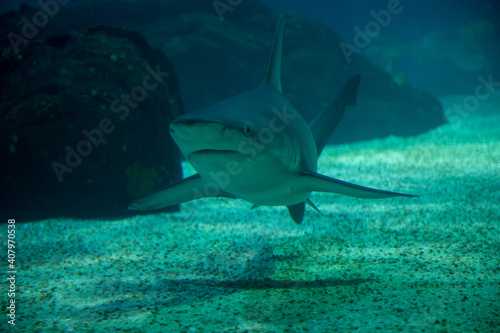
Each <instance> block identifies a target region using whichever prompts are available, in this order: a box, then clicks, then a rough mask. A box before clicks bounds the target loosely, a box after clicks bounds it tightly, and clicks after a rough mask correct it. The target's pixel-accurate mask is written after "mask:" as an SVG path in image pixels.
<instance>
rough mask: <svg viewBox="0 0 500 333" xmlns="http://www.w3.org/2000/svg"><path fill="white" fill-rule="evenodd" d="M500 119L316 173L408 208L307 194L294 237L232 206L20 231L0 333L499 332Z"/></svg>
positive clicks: (332, 158)
mask: <svg viewBox="0 0 500 333" xmlns="http://www.w3.org/2000/svg"><path fill="white" fill-rule="evenodd" d="M462 99H463V98H462ZM496 101H497V102H498V100H496ZM498 105H500V103H491V106H492V107H496V108H497V109H496V111H497V115H494V113H493V112H489V113H488V112H486V113H482V114H472V115H471V116H470V117H468V118H467V119H455V121H454V122H453V123H451V124H448V125H444V126H442V127H440V128H437V129H435V130H432V131H430V132H428V133H425V134H422V135H420V136H417V137H412V138H396V137H390V138H386V139H381V140H372V141H368V142H362V143H354V144H346V145H340V146H329V147H327V148H326V149H325V151H324V152H323V154H322V156H321V158H320V160H319V171H320V172H321V173H324V174H326V175H329V176H332V177H335V178H339V179H342V180H346V181H350V182H353V183H356V184H361V185H365V186H372V187H376V188H381V189H387V190H394V191H398V192H404V193H412V194H417V195H419V196H420V197H419V198H394V199H384V200H362V199H355V198H350V197H344V196H339V195H333V194H323V193H314V194H313V195H312V197H311V199H312V201H313V202H314V203H315V204H316V205H317V206H318V207H319V208H320V210H321V213H317V212H315V211H314V210H312V209H308V210H307V211H306V216H305V219H304V223H303V224H302V225H295V224H294V223H293V222H292V221H291V219H290V218H289V217H288V212H287V211H286V209H285V208H282V207H279V208H268V207H262V208H258V209H254V210H250V209H249V208H250V206H251V204H249V203H247V202H244V201H242V200H230V199H203V200H198V201H194V202H189V203H186V204H183V205H182V210H181V211H180V212H178V213H173V214H156V215H149V216H145V217H136V218H127V219H124V220H120V221H113V222H109V221H108V222H105V221H74V220H46V221H41V222H36V223H29V224H19V225H17V234H16V235H17V238H16V240H17V245H18V247H17V258H16V259H17V265H18V267H17V270H18V275H17V281H16V283H17V288H18V294H17V300H16V304H17V308H16V311H17V312H16V326H15V328H13V327H9V326H10V325H8V324H7V318H6V316H5V314H4V315H3V317H4V319H2V321H1V322H0V330H2V331H3V330H4V329H7V328H9V329H10V331H12V332H14V331H16V330H17V331H20V332H101V331H102V332H104V331H105V332H375V331H379V332H500V116H498V114H499V113H500V112H498V111H500V110H499V109H498V108H499V107H498ZM184 167H185V170H186V174H188V173H190V172H191V170H189V166H188V165H185V166H184ZM103 204H105V203H103ZM5 242H6V241H5ZM2 262H4V263H5V262H7V257H6V255H2ZM3 286H4V287H7V284H6V282H5V280H3ZM6 289H7V288H4V290H6ZM5 299H6V297H5V298H4V300H5ZM5 304H7V303H6V301H4V302H3V305H5ZM2 307H3V306H2ZM3 308H4V309H5V307H3ZM3 313H6V312H5V311H3Z"/></svg>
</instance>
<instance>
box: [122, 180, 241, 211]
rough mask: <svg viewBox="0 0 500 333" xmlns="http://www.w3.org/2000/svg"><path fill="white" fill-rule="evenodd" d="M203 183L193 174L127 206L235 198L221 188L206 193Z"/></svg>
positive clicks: (157, 206) (147, 207) (138, 207)
mask: <svg viewBox="0 0 500 333" xmlns="http://www.w3.org/2000/svg"><path fill="white" fill-rule="evenodd" d="M205 184H206V182H205V181H204V180H203V179H202V178H201V176H200V175H199V174H195V175H192V176H191V177H188V178H185V179H182V180H180V181H178V182H177V183H174V184H170V185H168V186H165V187H163V188H161V189H159V190H156V191H154V192H152V193H150V194H147V195H145V196H144V197H142V198H139V199H137V200H135V201H134V202H132V203H131V204H130V206H129V207H128V208H129V209H131V210H150V209H160V208H164V207H170V206H174V205H178V204H180V203H183V202H188V201H191V200H195V199H201V198H205V197H225V198H235V196H233V195H232V194H230V193H227V192H225V191H222V190H219V191H215V192H217V193H214V194H206V193H205V192H206V191H204V186H205Z"/></svg>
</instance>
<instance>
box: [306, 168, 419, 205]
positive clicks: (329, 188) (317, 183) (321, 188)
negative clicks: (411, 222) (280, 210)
mask: <svg viewBox="0 0 500 333" xmlns="http://www.w3.org/2000/svg"><path fill="white" fill-rule="evenodd" d="M301 177H303V182H302V183H303V185H302V187H303V188H301V189H300V190H302V191H305V192H313V191H316V192H330V193H338V194H343V195H347V196H351V197H356V198H363V199H383V198H391V197H416V195H411V194H404V193H397V192H390V191H384V190H378V189H375V188H371V187H365V186H361V185H356V184H352V183H348V182H344V181H342V180H338V179H335V178H331V177H327V176H323V175H320V174H318V173H316V172H312V171H307V172H305V173H304V174H303V175H302V176H301Z"/></svg>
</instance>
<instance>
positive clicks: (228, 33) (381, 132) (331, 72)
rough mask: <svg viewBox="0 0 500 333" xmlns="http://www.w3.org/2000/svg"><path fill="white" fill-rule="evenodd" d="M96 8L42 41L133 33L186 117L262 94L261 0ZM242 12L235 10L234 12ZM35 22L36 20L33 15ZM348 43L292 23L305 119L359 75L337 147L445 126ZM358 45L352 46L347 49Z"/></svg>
mask: <svg viewBox="0 0 500 333" xmlns="http://www.w3.org/2000/svg"><path fill="white" fill-rule="evenodd" d="M214 3H215V4H217V3H218V4H220V3H221V2H213V1H208V2H207V1H201V0H182V1H181V0H169V1H160V0H148V1H130V0H116V1H102V0H100V1H98V0H87V1H85V2H75V3H70V4H67V5H65V6H61V9H60V13H59V14H58V15H56V16H55V17H53V18H52V19H51V21H50V23H49V24H47V26H46V27H44V28H43V29H40V31H39V34H44V33H49V32H52V33H61V32H66V31H70V30H83V29H86V28H87V27H89V26H92V25H95V24H107V25H113V26H122V27H128V28H131V29H134V30H137V31H139V32H141V33H142V34H143V35H144V36H145V38H146V39H147V40H148V42H149V44H150V45H152V46H153V47H156V48H158V49H161V50H162V51H163V52H164V53H165V54H166V55H167V56H168V58H169V59H170V60H171V61H172V64H173V65H174V67H175V69H176V72H177V73H178V74H179V80H180V86H181V87H182V91H181V93H182V97H183V101H184V105H185V109H186V112H189V111H192V110H195V109H199V108H203V107H206V106H209V105H211V104H213V103H216V102H218V101H220V100H222V99H224V98H227V97H229V96H232V95H235V94H237V93H240V92H243V91H247V90H249V89H252V88H254V87H255V86H256V85H258V84H259V83H260V82H261V81H262V79H263V78H264V74H265V71H266V69H267V61H268V56H269V49H270V46H271V44H272V39H273V34H274V27H275V25H276V21H277V16H276V15H275V14H274V13H273V12H272V11H271V9H270V8H269V7H267V6H266V5H265V4H263V3H262V2H260V1H257V0H245V1H242V2H233V5H230V4H229V3H228V2H225V1H222V3H225V4H226V5H228V6H229V7H224V8H226V9H225V10H221V9H220V7H217V6H214ZM236 4H237V5H236ZM28 17H29V15H28ZM342 42H343V41H342V40H341V39H340V38H339V37H338V36H337V35H336V34H335V33H334V32H332V31H331V30H330V29H328V28H327V27H325V26H324V25H322V24H320V23H318V22H315V21H313V20H310V19H308V18H305V17H303V16H300V15H296V14H287V16H286V23H285V38H284V55H283V78H282V79H283V91H284V93H285V95H286V97H287V98H288V99H289V100H290V101H291V102H292V104H293V105H294V106H295V107H296V108H297V110H298V111H299V112H301V113H302V115H303V116H304V118H305V119H306V120H311V119H312V118H313V117H314V115H315V114H316V113H318V112H319V111H320V110H322V109H323V108H324V107H325V106H326V105H328V104H329V103H330V102H331V101H332V100H333V99H334V98H335V97H336V94H337V92H338V91H339V89H340V88H341V86H342V85H343V83H344V82H345V80H346V79H347V78H348V77H350V76H352V75H353V74H361V77H362V79H361V84H360V89H359V92H358V106H357V107H356V108H350V109H349V110H348V111H347V112H346V115H345V117H344V119H343V120H342V122H341V123H340V125H339V127H338V128H337V130H336V131H335V133H334V135H333V140H332V142H336V143H340V142H346V141H355V140H368V139H373V138H379V137H386V136H389V135H397V136H410V135H416V134H419V133H422V132H425V131H427V130H429V129H431V128H434V127H436V126H439V125H440V124H443V123H445V122H446V118H445V116H444V114H443V109H442V106H441V105H440V103H439V101H438V100H437V99H435V98H434V97H433V96H431V95H429V94H427V93H425V92H422V91H417V90H415V89H413V88H411V87H409V86H406V85H404V83H403V82H402V80H401V78H394V77H393V76H392V75H391V74H389V73H386V72H384V71H383V70H382V69H380V68H378V67H376V66H374V65H373V64H371V63H370V62H368V61H367V60H365V59H364V58H363V57H362V55H363V52H361V55H358V54H356V53H354V54H352V57H351V59H350V60H351V62H349V63H348V61H346V58H345V57H344V54H343V53H342V50H341V48H340V45H341V43H342ZM347 42H348V43H349V44H353V41H347Z"/></svg>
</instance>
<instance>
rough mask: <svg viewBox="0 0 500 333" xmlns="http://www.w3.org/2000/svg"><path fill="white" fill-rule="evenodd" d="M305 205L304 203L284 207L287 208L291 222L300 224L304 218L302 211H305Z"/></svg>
mask: <svg viewBox="0 0 500 333" xmlns="http://www.w3.org/2000/svg"><path fill="white" fill-rule="evenodd" d="M305 206H306V204H305V203H304V202H301V203H298V204H295V205H291V206H286V207H287V208H288V212H289V213H290V216H291V217H292V220H293V222H295V223H297V224H301V223H302V219H303V218H304V210H305Z"/></svg>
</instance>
